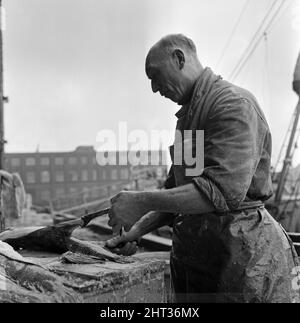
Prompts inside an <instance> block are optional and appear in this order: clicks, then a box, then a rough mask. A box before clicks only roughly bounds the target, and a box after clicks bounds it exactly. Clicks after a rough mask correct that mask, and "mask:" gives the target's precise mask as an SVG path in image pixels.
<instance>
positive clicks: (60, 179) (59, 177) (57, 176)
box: [55, 171, 65, 183]
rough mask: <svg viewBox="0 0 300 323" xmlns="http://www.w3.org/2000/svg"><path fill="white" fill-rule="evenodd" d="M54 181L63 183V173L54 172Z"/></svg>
mask: <svg viewBox="0 0 300 323" xmlns="http://www.w3.org/2000/svg"><path fill="white" fill-rule="evenodd" d="M55 180H56V182H58V183H61V182H63V181H64V180H65V178H64V173H63V172H60V171H58V172H56V174H55Z"/></svg>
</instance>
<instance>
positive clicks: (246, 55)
mask: <svg viewBox="0 0 300 323" xmlns="http://www.w3.org/2000/svg"><path fill="white" fill-rule="evenodd" d="M276 2H277V0H275V1H274V3H273V5H272V6H271V8H270V9H269V11H268V13H267V15H266V16H265V18H264V20H263V21H262V23H261V25H260V27H259V29H258V30H257V32H256V33H255V35H254V37H253V38H252V40H251V42H250V44H249V46H248V47H247V49H246V50H245V52H244V54H243V55H242V58H241V59H240V61H239V62H238V64H237V65H236V67H235V68H234V70H233V71H232V73H231V74H230V77H229V78H230V79H232V81H234V80H235V79H236V78H237V76H238V75H239V74H240V72H241V71H242V70H243V68H244V66H245V65H246V63H247V62H248V60H249V58H250V57H251V56H252V55H253V53H254V52H255V50H256V48H257V46H258V45H259V44H260V42H261V40H262V39H263V37H264V35H265V33H268V31H269V29H270V27H271V26H272V24H273V22H274V20H275V19H276V18H277V16H278V14H279V13H280V11H281V9H282V7H283V5H284V4H285V2H286V0H282V2H281V4H280V5H279V7H278V8H277V9H276V11H275V13H274V15H273V16H272V18H271V20H270V21H269V23H268V24H267V26H266V27H265V28H264V32H263V33H262V34H261V35H260V36H259V38H258V39H257V40H256V42H255V43H254V45H253V48H251V47H252V43H253V42H254V41H255V39H256V37H257V35H258V34H259V33H260V32H261V29H262V27H263V26H264V24H265V21H266V20H267V19H268V17H269V15H270V13H271V11H272V9H273V7H274V4H276ZM249 50H250V52H249V53H247V52H248V51H249Z"/></svg>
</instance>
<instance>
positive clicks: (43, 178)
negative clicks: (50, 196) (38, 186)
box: [41, 170, 50, 183]
mask: <svg viewBox="0 0 300 323" xmlns="http://www.w3.org/2000/svg"><path fill="white" fill-rule="evenodd" d="M49 182H50V173H49V172H48V171H47V170H45V171H43V172H41V183H49Z"/></svg>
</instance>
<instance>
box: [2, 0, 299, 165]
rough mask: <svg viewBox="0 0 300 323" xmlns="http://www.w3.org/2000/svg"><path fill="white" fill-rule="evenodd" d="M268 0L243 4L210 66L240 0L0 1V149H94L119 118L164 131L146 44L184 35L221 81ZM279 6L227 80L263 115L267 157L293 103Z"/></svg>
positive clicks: (287, 14) (167, 109)
mask: <svg viewBox="0 0 300 323" xmlns="http://www.w3.org/2000/svg"><path fill="white" fill-rule="evenodd" d="M272 1H273V0H250V5H249V6H248V8H247V11H246V12H245V14H244V16H243V19H242V21H241V24H240V25H239V28H238V30H237V32H236V33H235V36H234V38H233V40H232V43H231V46H230V47H229V48H228V50H227V52H226V54H225V56H224V57H223V59H222V61H221V63H220V64H217V63H218V61H219V59H220V55H221V53H222V50H223V48H224V46H225V44H226V42H227V41H228V37H229V35H230V33H231V31H232V29H233V27H234V25H235V22H236V21H237V19H238V16H239V14H240V13H241V10H242V8H243V6H244V4H245V0H226V1H224V0H186V1H182V0H42V1H41V0H3V5H4V7H5V9H6V30H5V33H4V55H5V56H4V68H5V74H4V77H5V94H6V95H8V96H9V97H10V103H9V104H8V105H6V107H5V131H6V139H7V140H8V144H7V146H6V151H8V152H21V151H22V152H30V151H35V150H36V149H37V147H39V150H40V151H71V150H74V149H75V147H77V146H78V145H95V143H96V136H97V133H98V132H99V131H100V130H102V129H112V130H116V129H117V128H118V123H119V122H120V121H126V122H128V127H129V131H130V130H132V129H142V130H145V131H147V132H150V131H151V130H153V129H156V130H168V131H170V132H173V129H174V127H175V124H176V118H175V116H174V114H175V113H176V112H177V110H178V109H179V107H178V106H177V105H175V104H174V103H172V102H171V101H167V100H166V99H164V98H162V97H160V96H159V94H155V95H154V94H153V93H152V92H151V88H150V82H149V80H148V79H147V78H146V76H145V72H144V60H145V56H146V54H147V52H148V49H149V48H150V47H151V45H152V44H153V43H155V42H156V41H157V40H159V39H160V38H161V37H162V36H164V35H166V34H169V33H179V32H180V33H184V34H186V35H187V36H189V37H191V38H192V39H193V40H194V41H195V43H196V45H197V48H198V54H199V58H200V60H201V61H202V63H203V65H205V66H209V67H211V68H212V69H213V70H214V71H215V72H216V73H218V74H221V75H222V76H223V77H224V78H227V77H228V76H229V74H230V72H231V71H232V70H233V68H234V66H235V64H236V62H237V61H238V59H239V58H240V57H241V55H242V53H243V51H244V50H245V48H246V47H247V45H248V43H249V41H250V40H251V37H252V36H253V34H254V32H255V31H256V29H257V28H258V26H259V24H260V22H261V20H262V18H263V17H264V15H265V14H266V11H267V8H268V7H269V6H270V4H271V3H272ZM277 2H278V3H280V2H281V1H280V0H277ZM286 2H287V3H286V4H287V5H288V4H289V3H291V5H290V6H289V7H286V9H285V10H284V11H282V14H281V15H280V16H279V20H277V21H276V24H275V25H274V27H273V28H272V29H271V31H270V34H269V35H268V37H267V42H264V41H263V42H262V43H261V45H260V46H259V47H258V49H257V50H256V52H255V54H254V55H253V56H252V57H251V59H250V60H249V63H248V64H247V65H246V66H245V68H244V70H243V71H242V73H241V74H240V75H239V77H238V78H237V79H236V83H237V84H239V85H242V86H244V87H246V88H248V89H250V90H251V91H252V92H253V93H254V94H255V95H256V96H257V98H258V99H259V102H260V103H261V106H262V108H263V110H264V111H265V114H266V116H267V118H268V122H269V124H270V127H271V130H272V133H273V147H274V148H273V150H274V156H276V154H277V153H278V151H279V148H280V145H281V144H282V140H283V135H284V134H285V132H286V130H287V128H288V124H289V121H290V118H291V115H292V112H293V110H294V108H295V106H296V103H297V97H296V95H295V94H294V93H293V92H292V90H291V82H292V76H293V75H292V74H293V70H294V67H295V63H296V58H297V56H298V53H299V49H300V30H299V29H298V28H296V27H297V21H299V19H300V0H286ZM298 25H299V24H298ZM170 144H171V142H170ZM298 155H299V157H300V152H299V154H298ZM299 157H297V160H298V158H299ZM299 162H300V158H299Z"/></svg>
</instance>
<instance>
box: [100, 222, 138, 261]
mask: <svg viewBox="0 0 300 323" xmlns="http://www.w3.org/2000/svg"><path fill="white" fill-rule="evenodd" d="M140 236H141V235H140V232H139V230H138V228H137V226H133V227H132V229H131V230H130V231H129V232H123V234H122V235H121V236H120V235H119V236H116V237H114V238H112V239H110V240H107V241H106V247H107V248H109V249H111V251H112V252H114V253H116V254H118V255H124V256H131V255H133V254H135V253H136V252H137V249H138V245H137V241H138V240H139V238H140Z"/></svg>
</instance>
